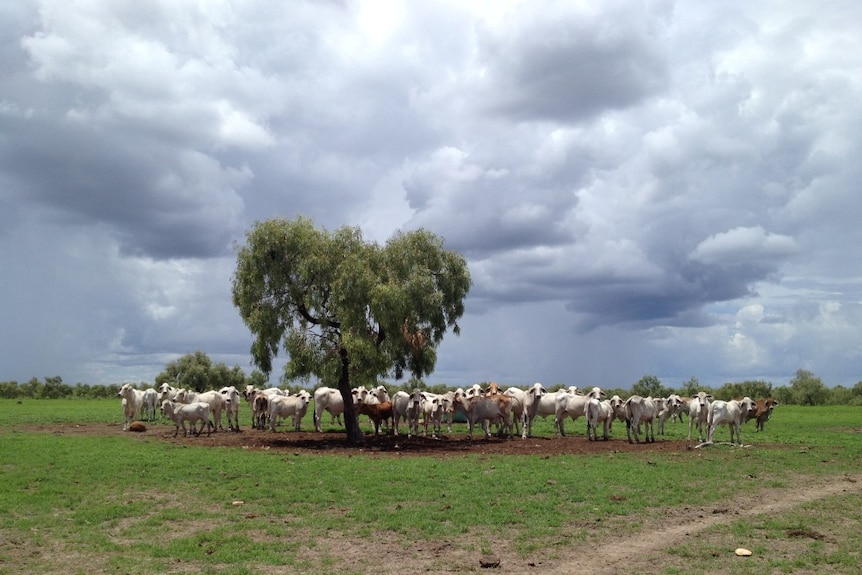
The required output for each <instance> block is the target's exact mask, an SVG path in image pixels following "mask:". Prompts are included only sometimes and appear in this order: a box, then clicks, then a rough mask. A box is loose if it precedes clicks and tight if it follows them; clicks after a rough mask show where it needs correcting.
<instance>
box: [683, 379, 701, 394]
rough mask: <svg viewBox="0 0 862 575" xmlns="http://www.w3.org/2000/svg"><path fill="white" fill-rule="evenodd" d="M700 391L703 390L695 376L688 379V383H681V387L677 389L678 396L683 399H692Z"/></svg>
mask: <svg viewBox="0 0 862 575" xmlns="http://www.w3.org/2000/svg"><path fill="white" fill-rule="evenodd" d="M701 389H703V388H702V387H701V385H700V381H699V380H698V379H697V378H696V377H695V376H691V377H690V378H688V381H684V382H683V383H682V386H681V387H680V388H679V394H680V395H682V396H683V397H694V396H695V395H697V392H698V391H700V390H701Z"/></svg>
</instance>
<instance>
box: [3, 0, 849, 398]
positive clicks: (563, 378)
mask: <svg viewBox="0 0 862 575" xmlns="http://www.w3.org/2000/svg"><path fill="white" fill-rule="evenodd" d="M0 22H2V25H0V381H19V382H22V383H23V382H26V381H28V380H29V379H31V378H33V377H36V378H39V379H42V378H44V377H52V376H57V375H59V376H61V377H62V378H63V381H64V382H66V383H78V382H81V383H89V384H109V383H119V382H123V381H134V382H138V381H150V382H151V381H153V380H154V378H155V376H156V375H157V374H158V373H160V372H161V371H162V370H163V369H164V367H165V365H166V364H167V363H168V362H170V361H172V360H175V359H177V358H178V357H180V356H181V355H183V354H186V353H191V352H194V351H197V350H200V351H204V352H205V353H207V354H208V355H209V356H210V358H211V359H212V360H213V361H214V362H224V363H226V364H227V365H228V366H230V367H232V366H234V365H239V366H240V367H242V368H243V369H244V370H245V371H246V372H247V373H250V371H251V370H252V369H253V367H254V366H253V364H252V362H251V355H250V352H249V348H250V345H251V341H252V335H251V334H250V333H249V331H248V329H247V328H246V326H245V325H244V324H243V322H242V320H241V318H240V316H239V313H238V311H237V309H236V308H234V306H233V304H232V302H231V294H230V287H231V286H230V284H231V278H232V275H233V273H234V270H235V266H236V246H237V245H240V244H241V243H242V242H243V241H244V238H245V234H246V232H247V231H248V230H249V229H250V228H251V226H253V225H254V223H255V222H256V221H262V220H266V219H269V218H273V217H284V218H294V217H296V216H298V215H303V216H307V217H309V218H311V219H312V220H313V221H314V223H315V225H317V226H318V227H321V228H325V229H327V230H330V231H334V230H336V229H337V228H340V227H342V226H345V225H347V226H358V227H360V228H361V229H362V233H363V237H364V238H365V239H366V240H367V241H373V242H379V243H384V242H385V241H386V240H387V239H388V238H389V237H390V236H391V235H392V234H393V233H394V232H396V231H399V230H404V231H408V230H415V229H418V228H424V229H427V230H429V231H432V232H434V233H435V234H438V235H439V236H441V237H443V238H444V239H445V246H446V247H447V248H448V249H452V250H456V251H458V252H460V253H462V254H463V255H464V256H465V257H466V259H467V262H468V266H469V269H470V273H471V276H472V279H473V287H472V289H471V291H470V292H469V294H468V296H467V298H466V300H465V308H466V312H465V314H464V316H463V318H462V319H461V321H460V325H461V335H460V336H455V335H454V334H451V333H450V334H449V335H448V336H447V337H446V338H445V340H444V341H443V343H442V344H441V346H440V348H439V350H438V362H437V369H436V371H435V372H434V373H433V374H431V375H430V376H428V377H427V378H425V381H426V382H428V383H429V384H436V383H445V384H448V385H451V386H455V385H462V386H463V385H470V384H473V383H477V382H485V381H497V382H500V383H501V384H505V385H520V386H526V385H530V384H531V383H533V382H534V381H541V382H543V383H545V384H546V385H555V384H565V385H578V386H580V387H586V386H593V385H598V386H602V387H607V388H628V387H630V386H631V385H632V384H634V383H636V382H637V381H638V380H639V379H640V378H641V377H643V376H644V375H653V376H656V377H658V378H659V379H661V381H662V383H664V384H665V385H667V386H671V387H673V386H678V385H680V384H681V383H683V382H685V381H687V380H689V379H690V378H692V377H695V378H697V379H698V380H699V381H700V382H701V383H703V384H704V385H710V386H720V385H721V384H723V383H726V382H739V381H744V380H751V379H758V380H766V381H769V382H771V383H773V384H774V385H775V386H781V385H787V384H788V383H789V381H790V379H791V378H792V377H793V376H794V374H795V373H796V371H797V370H798V369H805V370H809V371H811V372H813V373H814V374H815V375H816V376H817V377H820V378H821V380H822V381H823V382H824V383H825V384H826V385H829V386H832V385H839V384H840V385H845V386H852V385H854V384H855V383H856V382H857V381H859V380H862V258H860V256H859V254H858V249H859V246H860V244H862V226H860V225H859V218H860V216H862V194H860V193H859V192H860V182H862V169H860V165H862V56H860V55H862V3H859V2H856V1H855V0H848V1H846V2H842V1H834V2H829V1H827V2H776V1H770V0H764V1H761V2H750V1H749V0H742V1H734V0H730V1H727V0H720V1H704V2H676V3H675V2H671V1H664V0H659V1H633V0H616V1H614V0H610V1H602V2H586V1H576V0H570V1H565V2H553V1H550V2H534V1H525V2H516V1H501V0H488V1H476V2H463V1H461V0H459V1H440V2H413V1H409V0H407V1H403V2H396V1H391V2H390V1H382V0H380V1H344V2H340V1H335V0H332V1H309V2H302V1H299V0H297V1H291V2H250V1H249V2H226V1H220V0H207V1H206V2H203V1H196V2H192V1H185V0H165V1H157V0H152V1H147V2H139V1H136V0H82V1H74V0H21V1H16V2H3V3H0ZM285 359H286V358H285V356H284V352H283V351H282V353H281V354H280V355H279V361H277V362H276V366H275V371H274V373H273V377H272V383H273V384H274V383H277V381H278V378H279V375H280V371H281V369H282V366H283V365H284V361H285Z"/></svg>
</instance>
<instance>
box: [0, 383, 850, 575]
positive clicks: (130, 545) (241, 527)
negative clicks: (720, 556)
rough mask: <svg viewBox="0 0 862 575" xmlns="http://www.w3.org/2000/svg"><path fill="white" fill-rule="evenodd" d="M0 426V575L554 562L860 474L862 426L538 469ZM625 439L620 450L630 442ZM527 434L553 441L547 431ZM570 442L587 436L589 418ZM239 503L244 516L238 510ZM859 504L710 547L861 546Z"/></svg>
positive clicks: (730, 530)
mask: <svg viewBox="0 0 862 575" xmlns="http://www.w3.org/2000/svg"><path fill="white" fill-rule="evenodd" d="M0 413H2V414H3V415H2V419H0V442H2V443H0V445H2V450H0V574H5V573H10V574H11V573H22V572H40V573H61V572H62V573H69V572H71V573H129V574H132V573H152V572H166V571H173V572H201V573H237V574H242V573H248V574H257V573H271V572H315V573H328V572H332V573H335V572H338V573H350V572H356V573H361V572H365V571H367V570H368V569H369V565H362V564H360V563H356V562H348V563H346V562H344V561H343V559H342V558H341V555H340V553H339V552H333V551H327V547H326V546H325V545H324V544H323V542H325V541H331V540H333V539H334V540H340V541H345V542H346V543H349V544H351V545H362V544H363V543H362V542H363V541H366V542H370V541H379V540H380V538H381V537H382V538H383V539H384V540H385V541H386V542H388V543H391V544H392V545H393V546H396V547H398V548H401V547H404V548H408V549H409V548H411V547H414V546H416V545H423V544H424V545H427V542H436V544H440V542H443V543H445V544H446V545H450V546H453V547H454V548H459V547H460V548H463V549H465V550H467V551H474V552H475V553H481V554H487V553H490V552H491V551H493V550H494V548H495V546H496V545H497V542H498V541H500V540H501V539H502V540H505V541H506V542H508V543H507V545H508V546H509V547H511V548H512V549H513V550H514V552H515V553H518V554H521V555H522V556H529V555H531V554H534V553H542V554H543V555H547V554H549V553H550V554H551V556H554V554H557V555H558V556H559V555H565V554H566V553H568V552H570V551H569V550H570V549H571V545H573V544H583V543H591V544H601V543H602V542H603V540H605V539H606V538H607V537H608V536H609V535H611V534H617V535H618V534H620V531H621V530H622V533H630V534H635V533H637V532H638V531H639V530H640V529H641V526H640V525H641V523H640V522H639V521H632V520H631V518H632V517H641V516H644V515H650V514H654V513H657V512H660V511H661V510H664V509H668V508H674V507H680V506H683V505H689V504H691V502H693V501H696V502H697V503H698V504H700V505H708V504H710V503H715V502H718V501H720V500H722V499H724V498H729V497H733V496H736V495H738V494H739V493H741V492H746V491H754V490H756V489H762V488H781V487H786V486H789V485H795V484H796V483H798V482H799V478H800V477H816V476H825V475H830V476H832V475H842V474H850V473H858V470H859V469H860V462H862V437H860V434H859V429H860V427H862V410H860V409H859V408H849V407H836V408H799V407H787V406H782V407H781V408H779V409H778V410H776V413H775V416H774V417H773V419H772V421H770V422H768V423H767V427H766V432H764V433H760V434H755V433H754V431H753V425H752V424H749V426H748V427H746V428H745V429H744V431H743V439H744V440H745V442H746V443H747V444H752V445H754V447H752V448H743V449H740V448H732V447H729V446H721V445H718V446H714V447H712V448H709V449H697V450H691V451H686V452H672V453H666V454H661V453H656V452H649V451H648V450H647V449H645V450H644V451H643V452H637V453H614V452H613V451H612V450H609V451H608V452H606V453H601V454H597V455H593V456H570V455H560V456H554V457H541V458H540V457H531V456H489V455H481V454H469V455H459V456H452V457H446V458H438V457H435V456H433V455H432V456H428V457H403V458H402V457H397V456H393V457H365V456H362V455H361V454H356V455H354V456H337V455H321V454H316V453H314V454H305V453H301V452H299V453H292V452H285V451H278V450H271V451H264V450H243V449H234V448H213V447H203V446H194V445H193V444H177V443H173V442H164V441H161V440H160V439H159V438H158V437H147V438H141V437H139V436H134V435H133V434H128V433H123V432H121V431H120V425H121V424H122V415H121V413H120V410H119V401H106V400H46V401H36V400H29V401H24V402H22V403H20V404H19V403H17V402H15V401H12V400H8V401H0ZM245 415H246V417H247V412H246V413H245ZM74 423H105V425H106V427H110V429H108V430H107V432H106V433H104V434H102V435H99V436H93V435H86V434H54V433H50V426H51V425H58V424H63V425H71V424H74ZM158 425H166V428H167V424H158ZM243 425H244V426H247V423H245V422H243ZM306 425H307V426H310V416H309V419H308V420H307V422H306ZM32 426H41V427H39V428H34V427H32ZM620 427H622V426H620ZM620 427H618V428H617V429H616V430H615V431H616V433H615V436H616V437H619V436H620V433H623V434H624V429H620ZM536 429H537V432H538V433H539V434H543V435H551V434H552V430H551V428H550V422H543V423H541V424H538V425H537V428H536ZM569 429H570V431H571V432H574V434H575V435H581V436H583V420H578V421H576V422H574V423H570V424H569ZM114 431H115V432H116V433H114ZM687 431H688V427H687V424H686V425H685V426H683V425H681V424H678V425H670V426H669V427H668V435H667V436H666V438H668V439H682V438H684V437H685V435H686V434H687ZM267 433H268V432H267ZM724 433H725V434H726V433H727V432H726V430H724ZM719 434H721V432H719ZM723 437H724V436H720V437H719V440H721V439H722V438H723ZM584 440H585V439H584ZM515 441H520V440H519V439H517V440H515ZM238 500H241V501H243V502H244V503H243V504H242V505H239V506H235V505H233V502H234V501H238ZM859 503H860V501H859V498H858V496H849V495H848V496H845V497H836V498H834V501H832V502H831V503H830V505H831V507H829V506H827V507H825V509H826V510H825V511H822V509H824V508H823V507H821V506H811V508H810V509H809V508H805V509H802V510H795V511H794V512H793V513H787V514H782V515H781V516H779V517H777V518H767V517H764V518H758V519H757V521H755V522H752V521H740V522H738V524H737V523H733V524H730V525H727V526H722V527H721V528H715V529H716V531H715V533H712V532H711V534H710V537H712V538H713V539H715V541H716V543H715V544H714V545H715V546H722V545H725V541H726V540H727V539H739V540H749V541H753V543H752V545H754V547H755V549H753V550H754V551H755V552H756V553H757V554H758V555H760V554H762V555H768V553H767V551H768V548H769V547H768V542H769V541H775V540H776V539H777V538H778V539H782V538H783V539H788V538H790V536H788V535H787V533H788V529H790V528H791V527H792V526H794V525H810V522H811V521H818V522H823V521H825V522H827V523H828V522H829V517H833V516H836V515H841V516H843V517H846V514H843V515H842V511H843V510H844V508H845V507H846V506H847V505H849V504H852V505H854V506H855V507H854V509H856V510H857V512H856V514H855V516H853V517H852V518H850V519H847V520H846V521H849V522H850V526H851V527H854V526H855V528H856V531H855V533H858V527H859V513H858V509H859V505H858V504H859ZM824 513H825V515H823V514H824ZM597 518H599V519H600V520H601V524H597ZM846 526H847V524H846V523H845V527H846ZM828 537H830V538H831V539H830V540H834V541H835V542H836V543H835V544H834V545H833V544H831V543H829V541H823V540H820V541H818V540H814V541H812V542H810V543H809V542H805V543H806V544H805V546H804V549H801V550H800V549H799V548H798V547H799V546H798V545H797V546H794V547H793V549H794V551H792V552H788V554H787V556H779V557H772V556H770V557H769V558H768V560H764V561H750V562H749V563H750V564H751V565H754V566H758V565H759V566H760V568H763V567H764V565H766V567H767V572H781V573H793V572H805V570H815V571H818V572H819V570H821V569H824V568H826V567H824V562H826V565H827V566H828V568H829V569H832V570H833V571H834V572H837V573H852V572H853V571H850V570H842V569H843V567H842V565H846V564H850V563H852V562H853V560H854V559H858V551H857V550H856V548H855V546H854V545H853V544H851V543H849V541H848V540H847V537H846V536H842V532H841V531H840V530H837V532H836V533H835V534H830V535H828ZM422 542H426V543H422ZM758 545H759V547H758ZM704 547H705V548H704V549H699V548H698V549H693V550H690V551H685V550H683V551H680V550H673V551H672V553H676V554H677V556H678V557H682V558H686V557H687V556H686V553H691V554H692V557H694V558H697V559H698V560H701V559H702V560H705V561H710V560H711V559H710V558H711V557H713V556H712V555H710V553H712V552H714V551H715V547H710V546H709V545H706V546H704ZM749 548H751V547H749ZM82 557H87V558H88V559H86V560H83V559H82ZM765 561H768V562H765ZM772 570H774V571H772ZM668 572H673V569H671V571H668ZM680 572H684V571H680ZM704 572H707V571H704ZM734 572H737V571H734ZM740 572H742V571H740ZM752 572H753V571H752ZM825 572H830V571H825Z"/></svg>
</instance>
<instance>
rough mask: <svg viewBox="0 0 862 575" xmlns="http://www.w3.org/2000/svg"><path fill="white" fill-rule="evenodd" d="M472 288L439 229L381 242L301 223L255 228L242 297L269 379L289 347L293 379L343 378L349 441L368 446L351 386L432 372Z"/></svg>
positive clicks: (242, 257)
mask: <svg viewBox="0 0 862 575" xmlns="http://www.w3.org/2000/svg"><path fill="white" fill-rule="evenodd" d="M470 286H471V280H470V274H469V271H468V269H467V263H466V261H465V259H464V258H463V256H461V255H460V254H458V253H457V252H454V251H450V250H447V249H445V248H444V245H443V240H442V239H441V238H440V237H438V236H436V235H435V234H433V233H431V232H428V231H426V230H417V231H411V232H398V233H396V234H395V235H393V236H392V237H391V238H390V239H389V240H388V241H387V242H386V244H385V245H383V246H381V245H379V244H377V243H374V242H366V241H364V240H363V238H362V232H361V231H360V230H359V228H355V227H348V226H345V227H342V228H340V229H338V230H336V231H334V232H328V231H326V230H324V229H319V228H316V227H315V226H314V224H313V222H312V221H311V220H310V219H308V218H305V217H298V218H296V219H294V220H286V219H281V218H276V219H271V220H267V221H264V222H258V223H256V224H255V225H254V226H253V227H252V229H251V230H250V231H249V232H247V234H246V244H245V245H244V246H241V247H238V248H237V268H236V273H235V275H234V277H233V284H232V293H233V302H234V305H235V306H236V307H237V308H238V309H239V312H240V315H241V316H242V319H243V321H244V322H245V324H246V325H247V326H248V328H249V330H251V332H252V334H253V335H254V336H255V339H254V341H253V343H252V347H251V353H252V358H253V361H254V363H255V364H256V365H257V366H258V367H259V368H260V369H261V370H262V371H263V372H265V373H267V374H269V373H270V372H271V371H272V362H273V359H274V358H275V357H276V356H277V355H278V353H279V350H280V349H281V348H282V346H283V348H284V349H285V351H287V353H288V355H289V360H288V363H287V365H286V367H285V372H286V373H285V375H286V376H287V377H288V378H289V379H298V378H308V377H310V376H312V375H314V376H316V377H318V378H319V379H320V380H322V381H324V382H330V381H332V382H334V381H338V387H339V389H340V391H341V394H342V397H343V398H344V401H345V407H346V409H345V424H346V426H347V435H348V441H350V442H352V443H359V442H361V438H362V435H361V432H360V431H359V426H358V422H357V419H356V415H355V413H354V412H353V410H352V408H351V406H352V398H351V394H350V384H351V382H352V381H355V382H360V383H365V382H376V381H377V379H378V377H386V376H389V375H393V376H394V377H395V378H396V379H400V378H401V377H403V375H404V372H405V371H409V372H410V373H412V374H413V376H414V377H417V378H421V377H422V376H423V375H426V374H429V373H431V372H432V371H433V370H434V367H435V364H436V361H437V352H436V350H437V346H438V345H439V344H440V342H441V341H442V340H443V336H444V334H445V333H446V332H447V331H448V330H449V329H450V328H451V329H452V331H453V332H454V333H455V334H456V335H457V334H458V333H459V332H460V328H459V326H458V320H459V319H460V318H461V316H462V315H463V314H464V298H465V297H466V295H467V292H468V291H469V289H470Z"/></svg>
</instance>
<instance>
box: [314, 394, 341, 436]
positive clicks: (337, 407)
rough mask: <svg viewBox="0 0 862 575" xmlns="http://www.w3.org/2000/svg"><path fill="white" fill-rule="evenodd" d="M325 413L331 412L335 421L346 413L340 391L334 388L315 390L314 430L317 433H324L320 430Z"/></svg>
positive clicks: (330, 414)
mask: <svg viewBox="0 0 862 575" xmlns="http://www.w3.org/2000/svg"><path fill="white" fill-rule="evenodd" d="M324 411H327V412H329V416H330V417H331V418H333V420H334V419H335V417H340V416H341V414H342V413H344V399H343V398H342V397H341V392H340V391H338V390H337V389H335V388H332V387H318V388H317V389H315V390H314V429H315V430H317V431H323V430H322V429H321V428H320V418H321V417H322V416H323V412H324Z"/></svg>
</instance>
